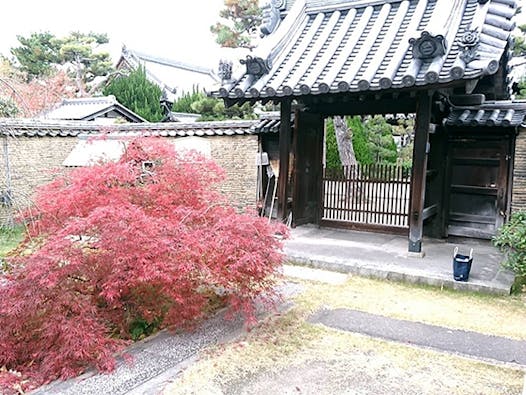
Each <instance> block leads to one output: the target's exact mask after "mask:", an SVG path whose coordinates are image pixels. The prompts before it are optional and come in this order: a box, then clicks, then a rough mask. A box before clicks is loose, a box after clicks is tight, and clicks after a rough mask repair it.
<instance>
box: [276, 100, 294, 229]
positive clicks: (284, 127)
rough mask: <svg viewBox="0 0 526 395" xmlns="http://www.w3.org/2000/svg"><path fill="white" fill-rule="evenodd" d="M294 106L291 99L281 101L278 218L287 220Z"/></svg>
mask: <svg viewBox="0 0 526 395" xmlns="http://www.w3.org/2000/svg"><path fill="white" fill-rule="evenodd" d="M291 112H292V106H291V102H290V100H283V101H282V102H281V103H280V127H279V177H278V218H279V219H281V220H286V219H287V215H288V207H287V202H288V188H287V187H288V181H289V155H290V148H291V135H292V128H291V125H290V115H291Z"/></svg>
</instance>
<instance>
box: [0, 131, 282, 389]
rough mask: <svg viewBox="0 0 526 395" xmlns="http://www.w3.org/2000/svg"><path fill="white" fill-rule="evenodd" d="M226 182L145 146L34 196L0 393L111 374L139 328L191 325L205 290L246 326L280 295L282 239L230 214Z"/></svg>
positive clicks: (164, 148)
mask: <svg viewBox="0 0 526 395" xmlns="http://www.w3.org/2000/svg"><path fill="white" fill-rule="evenodd" d="M221 177H222V172H221V170H220V169H219V168H218V167H217V166H216V165H215V164H214V163H212V162H210V161H208V160H206V159H204V158H203V157H200V156H199V155H197V154H188V155H184V156H181V155H179V154H177V153H176V152H175V151H174V150H173V147H172V145H171V144H170V143H168V142H166V141H165V140H161V139H153V141H152V138H148V139H146V138H144V139H136V140H133V141H131V142H130V143H129V144H128V145H127V149H126V151H125V154H124V155H123V157H122V159H121V160H120V161H118V162H117V163H105V164H99V165H95V166H92V167H86V168H78V169H76V170H73V171H72V172H70V173H67V174H63V175H59V176H57V177H56V179H55V180H54V181H53V182H51V183H50V184H48V185H46V186H44V187H43V188H42V189H40V190H39V192H38V194H37V198H36V205H35V207H34V208H33V212H32V214H33V216H32V219H34V221H33V222H31V225H30V228H29V234H28V236H27V238H26V240H25V241H24V242H23V244H22V245H21V246H20V248H19V249H18V252H17V254H16V255H14V256H12V257H11V258H10V261H9V264H10V267H11V269H10V271H9V273H8V274H7V275H4V276H3V278H2V277H0V300H2V304H1V306H0V328H2V330H1V331H0V366H4V367H5V369H4V370H3V371H0V389H2V385H3V386H4V391H8V390H9V389H11V390H13V388H15V385H20V383H24V382H25V388H30V387H34V386H36V385H40V384H42V383H45V382H49V381H51V380H53V379H56V378H58V377H60V378H67V377H71V376H74V375H76V374H78V373H80V372H82V371H83V370H85V369H86V368H87V367H90V366H95V367H97V368H98V369H100V370H102V371H108V370H111V369H113V367H114V365H115V360H114V357H113V354H114V352H115V351H117V350H120V349H122V347H123V346H124V345H126V344H127V343H128V342H129V340H130V339H131V337H132V333H131V330H132V327H133V323H134V322H137V320H142V321H144V322H148V323H152V322H156V323H157V324H158V326H159V328H177V327H181V326H185V325H190V326H191V325H192V324H195V323H196V322H197V320H199V319H200V318H202V317H203V315H204V312H205V311H206V309H207V305H208V303H209V298H210V294H212V293H213V294H217V295H221V296H222V298H224V300H225V303H226V304H227V305H228V306H230V308H231V309H232V311H241V312H242V313H244V315H245V317H246V319H247V322H253V321H254V320H255V310H254V309H255V305H256V301H257V302H258V303H259V300H261V299H263V300H271V298H273V297H274V296H275V295H274V294H273V289H274V285H275V279H276V276H274V274H275V269H276V268H277V266H278V265H280V264H281V261H282V255H281V253H280V251H279V250H280V247H281V244H280V242H279V241H278V240H277V238H276V237H275V234H276V232H280V233H285V232H286V230H285V229H283V228H282V227H281V226H279V227H278V225H269V224H268V223H267V221H265V220H264V219H262V218H260V217H257V216H256V215H255V214H249V213H239V212H237V211H236V210H234V209H233V208H232V207H230V206H228V205H227V204H226V203H225V201H224V198H223V197H222V195H221V194H220V193H219V192H218V191H217V188H215V187H214V185H216V184H217V183H218V182H219V181H220V180H221ZM28 219H29V218H26V220H28ZM28 251H30V252H28ZM266 298H269V299H266ZM9 370H11V372H9ZM25 380H28V381H25Z"/></svg>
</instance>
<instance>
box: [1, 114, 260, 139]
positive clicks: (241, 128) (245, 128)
mask: <svg viewBox="0 0 526 395" xmlns="http://www.w3.org/2000/svg"><path fill="white" fill-rule="evenodd" d="M260 122H261V121H259V120H241V121H214V122H190V123H182V122H166V123H142V124H115V125H111V126H100V125H94V124H92V123H89V122H66V121H51V120H35V119H17V118H0V135H6V134H7V135H11V136H14V137H44V136H51V137H78V136H80V135H86V134H88V135H89V134H93V135H96V134H100V133H108V134H110V135H119V136H137V135H140V136H161V137H185V136H198V137H204V136H234V135H246V134H257V133H260V132H262V131H261V129H260V128H258V124H260ZM263 132H265V131H263Z"/></svg>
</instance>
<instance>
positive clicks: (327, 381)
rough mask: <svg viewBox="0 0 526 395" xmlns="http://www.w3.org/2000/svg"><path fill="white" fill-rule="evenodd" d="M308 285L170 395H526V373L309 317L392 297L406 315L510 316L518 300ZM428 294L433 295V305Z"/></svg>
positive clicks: (207, 355) (205, 357)
mask: <svg viewBox="0 0 526 395" xmlns="http://www.w3.org/2000/svg"><path fill="white" fill-rule="evenodd" d="M303 285H304V286H305V289H304V292H303V293H301V294H300V295H299V296H297V297H296V304H295V305H294V307H293V308H292V309H291V310H290V311H289V312H287V313H285V314H278V315H274V316H271V317H269V318H267V319H266V320H264V321H263V322H262V323H261V324H260V325H259V326H258V327H256V328H255V329H253V330H252V331H251V332H249V333H247V334H246V335H245V336H243V338H242V339H239V340H237V341H236V342H233V343H230V344H226V345H220V346H216V347H213V348H211V349H208V350H207V351H205V352H204V353H203V354H201V356H200V359H199V360H198V362H197V363H195V364H194V365H192V366H191V367H190V368H188V369H187V370H186V371H184V372H183V373H182V374H181V375H180V376H178V377H177V378H176V379H175V380H174V382H173V383H172V384H171V385H169V386H168V387H167V388H166V389H165V391H164V394H165V395H175V394H200V393H206V394H264V393H265V394H266V393H326V394H333V393H374V394H391V393H404V394H422V393H447V394H520V393H521V389H522V384H523V377H524V372H523V371H521V370H519V369H514V368H510V367H506V366H497V365H492V364H489V363H485V362H480V361H476V360H472V359H469V358H464V357H460V356H456V355H451V354H446V353H441V352H436V351H432V350H426V349H421V348H416V347H410V346H406V345H402V344H397V343H392V342H388V341H384V340H380V339H372V338H369V337H365V336H362V335H359V334H353V333H347V332H344V331H339V330H336V329H331V328H326V327H324V326H323V325H317V324H311V323H308V322H306V319H307V317H309V316H310V314H311V313H313V312H314V311H316V310H317V309H319V308H320V307H322V306H329V307H350V308H357V307H362V309H364V310H367V309H368V310H370V311H371V312H376V313H380V312H384V313H388V309H389V308H390V306H389V305H383V304H385V303H387V302H388V299H389V297H390V296H391V297H392V293H393V292H402V295H403V296H402V297H401V298H397V300H398V304H399V306H403V305H404V304H405V309H404V307H399V309H398V310H400V311H401V312H403V311H408V310H410V309H412V308H415V309H416V308H417V309H419V310H424V309H425V308H426V306H427V308H429V306H430V305H429V303H431V302H430V300H431V299H433V298H434V299H435V303H436V305H437V306H439V305H441V304H442V303H448V302H451V301H452V300H457V299H460V300H461V303H462V304H461V305H454V306H451V305H450V306H449V307H450V308H453V309H458V308H462V307H463V306H464V303H469V302H470V301H478V303H479V304H480V307H481V306H482V305H484V304H488V306H489V309H490V310H493V309H497V308H498V307H499V305H500V306H501V307H502V306H505V307H506V308H508V307H509V308H510V309H511V310H509V311H508V313H509V314H511V312H512V311H514V309H517V308H519V309H520V308H521V305H520V303H519V301H517V300H515V299H512V298H510V300H509V301H508V303H506V300H505V298H502V300H501V299H500V298H495V300H493V299H486V298H480V297H478V296H477V295H457V294H455V293H450V292H446V293H441V292H439V291H432V290H424V289H422V288H418V287H415V288H414V289H413V287H408V286H405V285H402V284H392V283H385V285H382V282H378V281H374V280H368V279H361V278H354V277H353V278H351V279H350V280H349V281H348V282H347V283H346V284H344V285H341V286H334V285H327V284H317V283H310V282H303ZM358 287H362V289H357V288H358ZM393 287H394V288H393ZM399 287H400V288H399ZM353 292H354V293H353ZM405 292H407V293H408V294H409V293H411V292H413V298H414V299H416V300H419V301H420V302H419V303H421V304H420V305H418V304H416V305H413V304H409V303H407V301H406V296H405ZM415 292H416V294H415ZM428 292H431V293H432V295H431V296H430V297H429V298H428V296H427V293H428ZM433 292H436V293H433ZM360 299H363V300H361V301H360ZM375 300H376V301H375ZM393 302H394V301H393ZM435 303H433V305H435ZM493 303H494V304H493ZM395 305H396V304H395ZM375 306H376V307H375ZM476 308H479V307H476ZM522 309H524V306H522ZM421 313H423V312H422V311H421ZM508 313H506V314H508ZM522 314H523V315H524V310H522ZM384 315H390V314H384ZM400 315H403V314H402V313H400ZM416 315H419V314H416ZM409 316H410V314H409V315H406V316H405V318H408V317H409ZM495 325H497V324H495V323H494V326H495Z"/></svg>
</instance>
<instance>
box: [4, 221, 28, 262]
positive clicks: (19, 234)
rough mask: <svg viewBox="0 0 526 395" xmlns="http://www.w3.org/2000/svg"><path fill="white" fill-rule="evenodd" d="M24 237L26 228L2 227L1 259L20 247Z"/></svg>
mask: <svg viewBox="0 0 526 395" xmlns="http://www.w3.org/2000/svg"><path fill="white" fill-rule="evenodd" d="M23 236H24V228H23V227H21V226H20V227H15V228H2V227H0V259H1V258H3V257H4V256H5V255H6V254H7V253H8V252H9V251H11V250H12V249H14V248H15V247H16V246H18V244H19V243H20V242H21V241H22V239H23Z"/></svg>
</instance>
